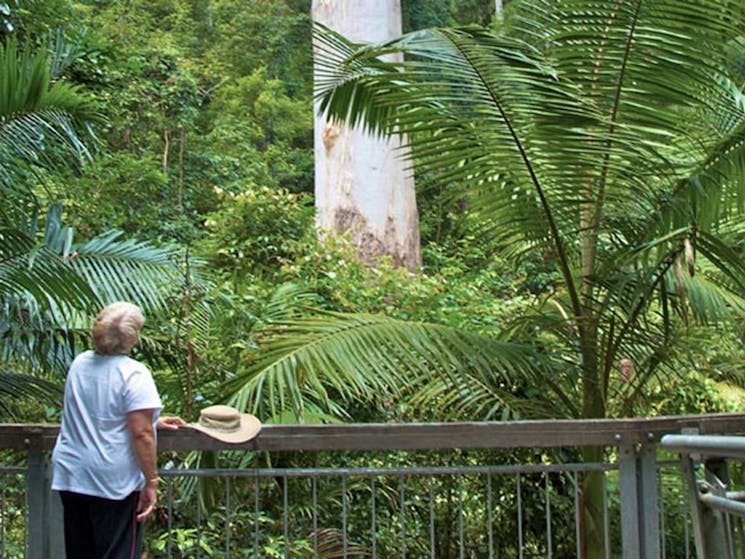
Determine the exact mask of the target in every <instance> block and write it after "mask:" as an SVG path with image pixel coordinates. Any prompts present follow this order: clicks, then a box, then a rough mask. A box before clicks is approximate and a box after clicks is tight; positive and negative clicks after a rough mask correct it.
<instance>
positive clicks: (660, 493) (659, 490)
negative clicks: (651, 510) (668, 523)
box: [657, 474, 667, 559]
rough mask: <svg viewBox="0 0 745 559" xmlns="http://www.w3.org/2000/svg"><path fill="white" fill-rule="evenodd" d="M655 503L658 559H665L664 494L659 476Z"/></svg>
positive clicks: (663, 484)
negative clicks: (658, 534)
mask: <svg viewBox="0 0 745 559" xmlns="http://www.w3.org/2000/svg"><path fill="white" fill-rule="evenodd" d="M657 480H658V481H657V502H658V503H659V507H660V508H659V518H660V540H661V541H660V543H661V545H660V559H667V546H666V545H665V534H666V533H667V532H666V530H665V528H666V527H665V503H664V502H663V500H662V498H663V496H664V494H665V480H664V479H663V477H662V476H661V475H659V474H658V475H657Z"/></svg>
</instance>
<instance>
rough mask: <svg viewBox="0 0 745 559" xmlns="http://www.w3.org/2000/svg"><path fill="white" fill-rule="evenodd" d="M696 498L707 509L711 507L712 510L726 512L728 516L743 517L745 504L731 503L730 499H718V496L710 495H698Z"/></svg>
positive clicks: (744, 515)
mask: <svg viewBox="0 0 745 559" xmlns="http://www.w3.org/2000/svg"><path fill="white" fill-rule="evenodd" d="M698 498H699V500H700V501H701V502H702V503H704V504H705V505H706V506H707V507H711V508H712V509H715V510H719V511H722V512H727V513H729V514H734V515H737V516H743V517H745V503H740V502H739V501H733V500H731V499H727V498H726V497H720V496H718V495H712V494H711V493H706V494H703V495H699V497H698Z"/></svg>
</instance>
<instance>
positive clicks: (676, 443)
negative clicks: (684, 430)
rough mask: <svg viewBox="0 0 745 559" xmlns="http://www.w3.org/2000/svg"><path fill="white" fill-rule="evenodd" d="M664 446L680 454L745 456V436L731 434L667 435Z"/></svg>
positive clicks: (663, 440) (725, 456)
mask: <svg viewBox="0 0 745 559" xmlns="http://www.w3.org/2000/svg"><path fill="white" fill-rule="evenodd" d="M660 442H661V443H662V446H663V448H666V449H668V450H672V451H675V452H678V453H680V454H705V455H706V456H717V457H723V458H738V459H744V458H745V438H744V437H736V436H731V435H665V436H663V437H662V439H661V441H660Z"/></svg>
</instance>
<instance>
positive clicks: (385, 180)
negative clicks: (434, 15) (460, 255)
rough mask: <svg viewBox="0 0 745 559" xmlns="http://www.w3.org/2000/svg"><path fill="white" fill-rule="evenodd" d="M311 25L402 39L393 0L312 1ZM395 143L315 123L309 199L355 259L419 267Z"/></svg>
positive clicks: (321, 120)
mask: <svg viewBox="0 0 745 559" xmlns="http://www.w3.org/2000/svg"><path fill="white" fill-rule="evenodd" d="M312 12H313V20H314V21H317V22H319V23H323V24H324V25H326V26H328V27H330V28H332V29H334V30H335V31H337V32H339V33H341V34H343V35H344V36H346V37H348V38H349V39H351V40H353V41H358V42H363V41H366V42H373V41H384V40H387V39H391V38H393V37H396V36H398V35H400V34H401V5H400V1H399V0H376V1H375V2H370V1H369V0H313V7H312ZM399 146H400V143H399V142H398V141H397V140H395V139H391V140H388V139H383V138H376V137H373V136H371V135H370V134H368V133H366V132H364V131H362V130H361V129H358V128H351V129H350V128H348V127H346V126H343V125H340V124H337V123H334V122H329V121H327V120H326V119H325V117H323V116H321V115H318V114H317V115H316V120H315V197H316V209H317V212H318V217H317V222H318V225H319V226H320V228H321V230H322V231H330V232H333V233H336V234H349V235H351V238H352V240H353V242H354V243H355V244H356V245H357V247H358V251H359V254H360V256H361V257H362V258H363V259H365V260H374V259H375V257H376V256H380V255H389V256H391V257H392V258H393V260H394V262H396V263H397V264H399V265H402V266H406V267H407V268H409V269H414V268H416V267H418V266H419V265H420V264H421V255H420V247H419V214H418V212H417V207H416V196H415V193H414V179H413V177H412V175H411V173H410V172H409V171H407V169H406V167H407V166H408V163H407V162H406V161H404V159H403V157H402V155H403V154H402V150H401V149H400V148H399Z"/></svg>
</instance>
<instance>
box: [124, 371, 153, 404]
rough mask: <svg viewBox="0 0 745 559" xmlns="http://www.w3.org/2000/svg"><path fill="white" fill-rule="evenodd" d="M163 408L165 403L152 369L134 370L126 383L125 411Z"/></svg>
mask: <svg viewBox="0 0 745 559" xmlns="http://www.w3.org/2000/svg"><path fill="white" fill-rule="evenodd" d="M162 408H163V404H162V403H161V401H160V396H159V395H158V389H157V388H156V387H155V381H154V380H153V376H152V375H151V374H150V371H148V370H147V369H144V370H143V369H140V370H137V371H134V372H132V374H130V375H129V377H128V378H127V380H126V382H125V385H124V412H125V413H129V412H132V411H136V410H149V409H154V410H160V409H162Z"/></svg>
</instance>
